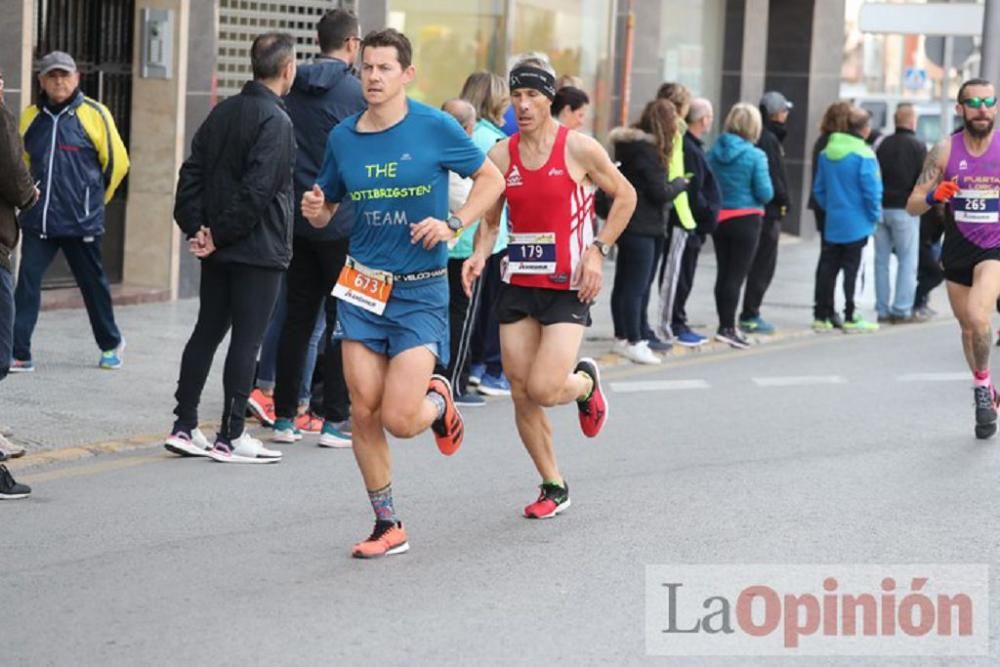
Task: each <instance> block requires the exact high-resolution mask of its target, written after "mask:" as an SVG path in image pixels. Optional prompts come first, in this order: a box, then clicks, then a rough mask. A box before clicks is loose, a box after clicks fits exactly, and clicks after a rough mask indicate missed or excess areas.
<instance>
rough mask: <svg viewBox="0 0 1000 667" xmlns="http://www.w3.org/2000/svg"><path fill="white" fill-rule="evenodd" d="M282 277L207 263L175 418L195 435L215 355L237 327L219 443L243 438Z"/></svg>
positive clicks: (231, 347) (227, 369)
mask: <svg viewBox="0 0 1000 667" xmlns="http://www.w3.org/2000/svg"><path fill="white" fill-rule="evenodd" d="M280 278H281V271H279V270H277V269H263V268H260V267H256V266H248V265H246V264H225V263H218V262H213V261H211V260H209V261H205V262H202V264H201V289H200V292H199V296H200V299H201V304H200V305H199V307H198V322H197V323H196V324H195V325H194V331H193V332H192V333H191V338H190V339H189V340H188V342H187V346H186V347H185V348H184V356H183V357H181V374H180V378H179V379H178V380H177V393H176V394H174V398H176V399H177V407H176V409H174V414H175V415H177V421H178V424H179V426H181V427H183V428H185V429H188V430H190V429H193V428H194V427H195V426H197V425H198V403H199V402H200V401H201V392H202V390H203V389H204V388H205V381H206V380H208V373H209V371H210V370H211V369H212V359H213V358H214V357H215V350H216V349H217V348H218V347H219V343H221V342H222V339H223V338H225V336H226V332H228V331H229V328H230V326H232V330H233V333H232V337H231V338H230V341H229V352H228V353H227V354H226V365H225V370H224V372H223V376H222V386H223V390H224V396H225V403H224V405H223V408H222V424H221V426H220V427H219V438H220V439H222V440H224V441H226V442H229V441H230V440H233V439H235V438H238V437H240V436H241V435H242V434H243V420H244V416H245V415H244V413H245V412H246V407H247V396H249V394H250V390H251V388H252V387H253V376H254V369H255V368H256V365H257V351H258V350H259V349H260V344H261V341H262V340H263V339H264V330H265V329H267V324H268V322H269V321H270V319H271V311H272V310H274V302H275V300H276V299H277V297H278V287H279V284H280Z"/></svg>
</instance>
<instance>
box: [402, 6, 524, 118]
mask: <svg viewBox="0 0 1000 667" xmlns="http://www.w3.org/2000/svg"><path fill="white" fill-rule="evenodd" d="M501 5H502V3H499V2H493V1H490V0H392V2H391V3H390V11H389V21H388V23H389V26H390V27H393V28H396V29H397V30H399V31H401V32H404V33H406V36H407V37H409V38H410V41H411V42H412V44H413V64H414V65H415V66H416V68H417V78H416V80H415V81H414V82H413V84H411V85H410V88H409V94H410V96H411V97H413V98H414V99H417V100H420V101H422V102H426V103H427V104H430V105H433V106H439V105H440V104H441V103H442V102H444V101H445V100H447V99H449V98H452V97H456V96H457V95H458V93H459V92H460V91H461V90H462V83H463V82H464V81H465V77H467V76H468V75H469V74H470V73H472V72H475V71H477V70H491V71H496V72H504V63H503V50H504V44H503V32H504V31H503V24H504V17H503V9H502V6H501ZM498 7H499V8H498Z"/></svg>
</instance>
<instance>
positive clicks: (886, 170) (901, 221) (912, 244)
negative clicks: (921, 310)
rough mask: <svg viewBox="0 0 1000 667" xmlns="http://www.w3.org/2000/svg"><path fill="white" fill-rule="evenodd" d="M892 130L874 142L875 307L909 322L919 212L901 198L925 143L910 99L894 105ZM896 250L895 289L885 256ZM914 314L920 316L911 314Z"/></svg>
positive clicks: (883, 315) (887, 318)
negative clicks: (878, 183)
mask: <svg viewBox="0 0 1000 667" xmlns="http://www.w3.org/2000/svg"><path fill="white" fill-rule="evenodd" d="M895 122H896V131H895V133H893V134H892V135H890V136H888V137H885V138H884V139H883V140H882V141H881V143H880V144H879V147H878V150H877V151H876V156H877V157H878V163H879V168H880V169H881V171H882V220H881V222H880V223H879V225H878V227H876V228H875V310H876V311H878V321H879V322H891V323H892V324H897V323H900V322H911V321H913V320H914V318H915V316H916V315H915V313H914V312H913V303H914V300H915V297H916V289H917V263H918V261H919V258H920V218H919V217H918V216H915V215H910V214H909V213H907V212H906V200H907V199H908V198H909V196H910V192H911V191H912V190H913V186H914V185H916V184H917V179H918V178H919V177H920V171H921V170H922V169H923V165H924V158H926V157H927V147H926V146H925V145H924V142H922V141H921V140H920V139H917V135H916V129H917V114H916V112H915V111H914V109H913V105H912V104H909V103H906V102H904V103H901V104H899V105H898V106H897V107H896V115H895ZM893 254H895V255H896V261H897V266H896V290H895V295H893V290H892V289H891V287H890V285H889V262H890V257H891V256H892V255H893ZM916 319H922V315H921V316H916Z"/></svg>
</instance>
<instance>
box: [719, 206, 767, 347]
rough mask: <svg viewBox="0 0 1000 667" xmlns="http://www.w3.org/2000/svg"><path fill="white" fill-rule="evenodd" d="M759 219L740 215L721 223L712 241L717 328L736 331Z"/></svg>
mask: <svg viewBox="0 0 1000 667" xmlns="http://www.w3.org/2000/svg"><path fill="white" fill-rule="evenodd" d="M760 225H761V217H760V216H759V215H742V216H740V217H738V218H729V219H728V220H725V221H724V222H720V223H719V226H718V228H716V230H715V233H714V234H713V235H712V239H713V241H714V245H715V260H716V264H718V268H717V269H716V274H715V310H716V312H717V313H718V314H719V328H720V329H733V328H735V327H736V307H737V306H738V305H739V303H740V291H741V290H742V289H743V282H744V281H745V280H746V278H747V274H748V273H749V272H750V265H751V264H752V263H753V258H754V253H755V252H756V251H757V240H758V239H759V238H760Z"/></svg>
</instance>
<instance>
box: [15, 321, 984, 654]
mask: <svg viewBox="0 0 1000 667" xmlns="http://www.w3.org/2000/svg"><path fill="white" fill-rule="evenodd" d="M605 382H606V384H608V385H610V390H609V400H610V402H611V416H610V421H609V424H608V426H607V428H606V430H605V432H604V434H603V435H602V437H600V438H599V439H597V440H596V441H590V440H586V439H585V438H584V437H583V436H582V435H581V434H580V433H579V430H578V427H577V426H576V416H575V410H574V409H573V408H572V407H565V408H562V409H558V410H554V411H552V413H551V416H552V418H553V423H554V428H555V435H556V439H557V447H558V452H559V455H560V461H561V465H562V468H563V472H564V474H565V475H566V478H567V479H568V481H569V483H570V485H571V491H572V498H573V507H572V508H571V509H569V510H568V511H567V512H566V513H565V514H563V515H561V516H560V517H558V518H556V519H554V520H551V521H535V522H532V521H527V520H524V519H522V518H520V516H519V511H520V508H521V507H522V506H523V505H525V504H526V503H528V502H530V501H531V500H533V498H534V496H535V494H536V490H535V488H534V486H535V484H537V480H536V479H535V477H534V472H533V469H532V466H531V464H530V462H529V460H528V458H527V456H526V454H525V453H524V452H523V450H522V448H521V445H520V443H519V441H518V439H517V437H516V432H515V430H514V427H513V415H512V409H511V406H510V404H509V402H507V401H505V400H494V401H491V402H490V403H489V405H487V406H486V407H484V408H480V409H476V410H468V411H467V412H466V419H467V426H466V433H467V440H466V442H465V444H464V446H463V448H462V450H461V451H460V452H459V453H458V454H457V455H456V456H454V457H452V458H450V459H446V458H444V457H441V456H440V455H439V454H438V453H437V450H436V448H435V447H434V445H433V441H432V439H431V437H430V436H429V435H423V436H421V437H419V438H416V439H414V440H412V441H408V442H398V443H395V444H394V446H393V455H394V458H395V466H396V475H395V480H394V488H395V493H396V506H397V509H398V511H399V513H400V516H401V518H402V519H403V520H404V522H405V524H406V526H407V529H408V532H409V535H410V543H411V550H410V552H409V553H407V554H405V555H400V556H394V557H389V558H386V559H384V560H381V561H358V560H354V559H351V558H350V557H349V549H350V546H351V545H352V544H353V543H354V542H355V541H357V540H358V539H360V538H363V537H365V536H366V535H367V534H368V532H369V531H370V528H371V516H370V515H371V510H370V508H369V506H368V504H367V499H366V497H365V494H364V490H363V486H362V484H361V481H360V476H359V474H358V473H357V470H356V468H355V465H354V461H353V457H352V456H351V453H350V452H349V451H332V450H322V449H319V448H317V447H315V446H313V444H312V443H311V442H310V441H308V440H307V441H305V442H303V443H299V444H296V445H293V446H287V447H286V448H285V450H284V451H285V460H284V461H283V462H282V463H280V464H278V465H275V466H235V465H230V466H225V465H219V464H215V463H211V462H209V461H207V460H181V459H175V458H172V457H170V456H169V455H167V454H166V453H165V452H163V451H162V450H159V449H145V450H139V451H136V452H131V453H128V454H121V455H114V456H104V457H97V458H94V459H90V460H86V461H81V462H77V463H72V464H65V465H61V466H48V467H41V468H34V469H31V470H28V471H25V472H24V473H22V474H20V475H19V477H21V478H23V481H25V482H28V483H30V484H32V485H33V486H34V487H35V493H34V495H33V497H32V498H31V499H30V500H27V501H17V502H13V501H12V502H7V503H2V504H0V521H2V522H3V523H2V525H3V536H4V539H3V540H2V541H0V563H2V564H3V567H2V570H0V596H2V597H0V599H2V600H3V604H4V608H5V613H4V618H3V637H4V642H3V649H2V653H0V664H3V665H49V664H54V665H69V664H72V665H139V664H148V665H159V664H184V665H256V664H268V665H348V664H373V663H377V664H383V665H385V664H421V665H427V664H497V665H511V664H545V663H554V664H555V663H558V664H567V665H576V664H638V663H645V662H653V663H663V664H666V663H669V664H705V665H715V664H727V665H728V664H731V665H743V664H751V663H754V662H756V663H759V664H771V663H775V664H777V662H778V661H779V659H773V658H772V659H757V660H756V661H754V660H752V659H749V658H739V657H738V658H728V659H725V658H717V657H700V658H699V657H688V658H669V659H668V658H655V657H649V656H647V654H646V641H645V637H644V631H645V609H646V607H645V568H646V566H647V565H655V564H715V563H729V564H741V563H770V564H779V565H780V564H789V565H791V564H808V563H848V564H850V563H942V564H949V563H950V564H962V563H983V564H988V565H991V566H993V565H995V564H996V563H997V560H998V555H1000V538H998V537H997V536H998V535H1000V519H998V512H997V510H998V495H997V480H998V476H1000V441H998V440H991V441H986V442H981V441H976V440H975V439H974V438H973V436H972V413H973V407H972V392H971V390H970V389H969V384H970V383H969V381H968V379H967V378H965V376H964V362H963V360H962V356H961V352H960V349H959V347H958V335H957V330H956V327H955V324H954V322H949V321H940V322H935V323H931V324H928V325H920V326H909V327H896V328H892V329H891V330H887V331H884V332H881V333H879V334H876V335H872V336H863V335H859V336H853V337H848V336H842V335H840V334H835V335H830V336H815V337H807V338H800V339H796V340H791V341H788V342H787V343H780V344H776V345H771V346H765V347H761V348H758V349H755V350H750V351H747V352H735V351H734V352H732V353H725V354H716V355H711V356H708V355H706V356H703V357H699V356H698V355H690V356H689V357H685V358H684V360H683V361H679V362H674V363H671V364H667V365H665V366H663V367H657V368H638V367H631V366H630V367H625V368H615V369H612V370H610V371H609V372H608V373H607V375H606V377H605ZM998 571H1000V570H998V568H996V567H992V571H991V573H990V578H991V582H990V583H991V585H992V586H993V588H994V590H1000V589H997V588H996V584H997V581H996V577H997V572H998ZM990 607H991V610H990V611H991V619H990V629H991V634H992V635H993V639H992V640H991V642H990V649H991V652H992V653H993V654H994V655H1000V646H998V640H997V637H1000V633H998V632H997V630H998V629H1000V613H998V612H1000V608H998V604H997V602H996V599H993V600H991V602H990ZM789 655H795V654H794V652H793V653H790V654H789ZM798 660H802V661H803V662H804V663H806V664H843V665H855V664H872V665H886V664H890V665H891V664H945V662H944V661H943V660H941V661H940V662H939V659H935V658H926V659H910V658H896V659H888V658H869V659H866V660H865V659H857V658H824V657H820V658H798V659H797V660H793V662H797V661H798ZM780 661H781V663H782V664H787V662H789V661H788V660H780ZM959 662H960V663H961V664H979V665H989V664H995V663H992V662H991V660H990V658H986V657H982V658H963V659H954V658H953V659H951V661H950V662H948V663H947V664H957V663H959Z"/></svg>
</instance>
